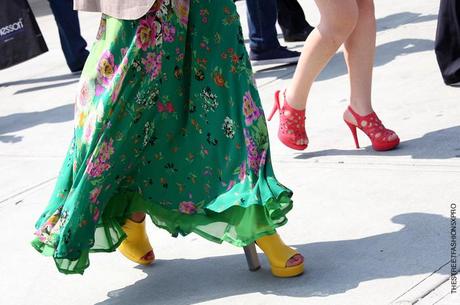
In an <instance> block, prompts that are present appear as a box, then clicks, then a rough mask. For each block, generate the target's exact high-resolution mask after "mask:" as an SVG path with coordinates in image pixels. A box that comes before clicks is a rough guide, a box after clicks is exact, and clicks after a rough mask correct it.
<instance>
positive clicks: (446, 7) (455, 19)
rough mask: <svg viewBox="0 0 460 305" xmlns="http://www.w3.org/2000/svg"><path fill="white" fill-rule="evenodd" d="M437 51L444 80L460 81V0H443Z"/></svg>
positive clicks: (449, 83)
mask: <svg viewBox="0 0 460 305" xmlns="http://www.w3.org/2000/svg"><path fill="white" fill-rule="evenodd" d="M435 52H436V58H437V60H438V64H439V68H440V69H441V74H442V77H443V79H444V82H445V83H446V84H447V85H452V84H456V83H460V2H459V1H458V0H441V5H440V8H439V15H438V28H437V32H436V41H435Z"/></svg>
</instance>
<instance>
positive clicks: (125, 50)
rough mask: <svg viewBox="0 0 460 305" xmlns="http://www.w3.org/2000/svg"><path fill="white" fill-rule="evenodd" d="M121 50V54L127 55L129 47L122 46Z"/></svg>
mask: <svg viewBox="0 0 460 305" xmlns="http://www.w3.org/2000/svg"><path fill="white" fill-rule="evenodd" d="M120 52H121V56H123V57H125V56H126V54H127V53H128V48H121V50H120Z"/></svg>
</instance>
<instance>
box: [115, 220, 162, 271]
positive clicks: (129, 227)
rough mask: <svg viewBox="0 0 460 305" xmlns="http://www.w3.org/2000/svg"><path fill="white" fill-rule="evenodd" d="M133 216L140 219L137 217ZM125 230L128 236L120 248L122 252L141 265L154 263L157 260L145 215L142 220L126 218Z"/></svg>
mask: <svg viewBox="0 0 460 305" xmlns="http://www.w3.org/2000/svg"><path fill="white" fill-rule="evenodd" d="M132 218H134V219H136V220H139V218H136V217H132ZM123 230H124V231H125V233H126V235H127V236H126V239H125V240H123V242H122V243H121V245H120V246H119V248H118V249H119V250H120V252H121V253H122V254H123V255H124V256H125V257H126V258H128V259H129V260H131V261H133V262H135V263H138V264H140V265H150V264H152V263H153V262H154V261H155V254H154V252H153V249H152V246H151V245H150V242H149V239H148V237H147V233H146V231H145V216H144V219H143V220H142V221H141V222H136V221H133V220H131V219H128V220H126V223H125V224H124V225H123Z"/></svg>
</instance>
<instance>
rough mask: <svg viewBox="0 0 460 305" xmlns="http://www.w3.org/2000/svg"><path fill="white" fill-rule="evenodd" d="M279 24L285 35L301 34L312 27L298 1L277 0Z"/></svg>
mask: <svg viewBox="0 0 460 305" xmlns="http://www.w3.org/2000/svg"><path fill="white" fill-rule="evenodd" d="M277 4H278V24H279V25H280V27H281V30H282V31H283V35H285V36H286V35H290V34H295V33H301V32H303V31H305V30H308V29H311V28H312V26H311V25H310V24H309V23H308V22H307V20H306V19H305V14H304V12H303V9H302V7H301V6H300V4H299V2H298V1H297V0H277Z"/></svg>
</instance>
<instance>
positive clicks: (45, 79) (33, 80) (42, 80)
mask: <svg viewBox="0 0 460 305" xmlns="http://www.w3.org/2000/svg"><path fill="white" fill-rule="evenodd" d="M79 79H80V73H74V74H71V73H69V74H62V75H54V76H46V77H40V78H29V79H21V80H17V81H12V82H7V83H0V87H9V86H17V85H28V84H37V83H45V82H55V81H61V80H77V81H78V80H79Z"/></svg>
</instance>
